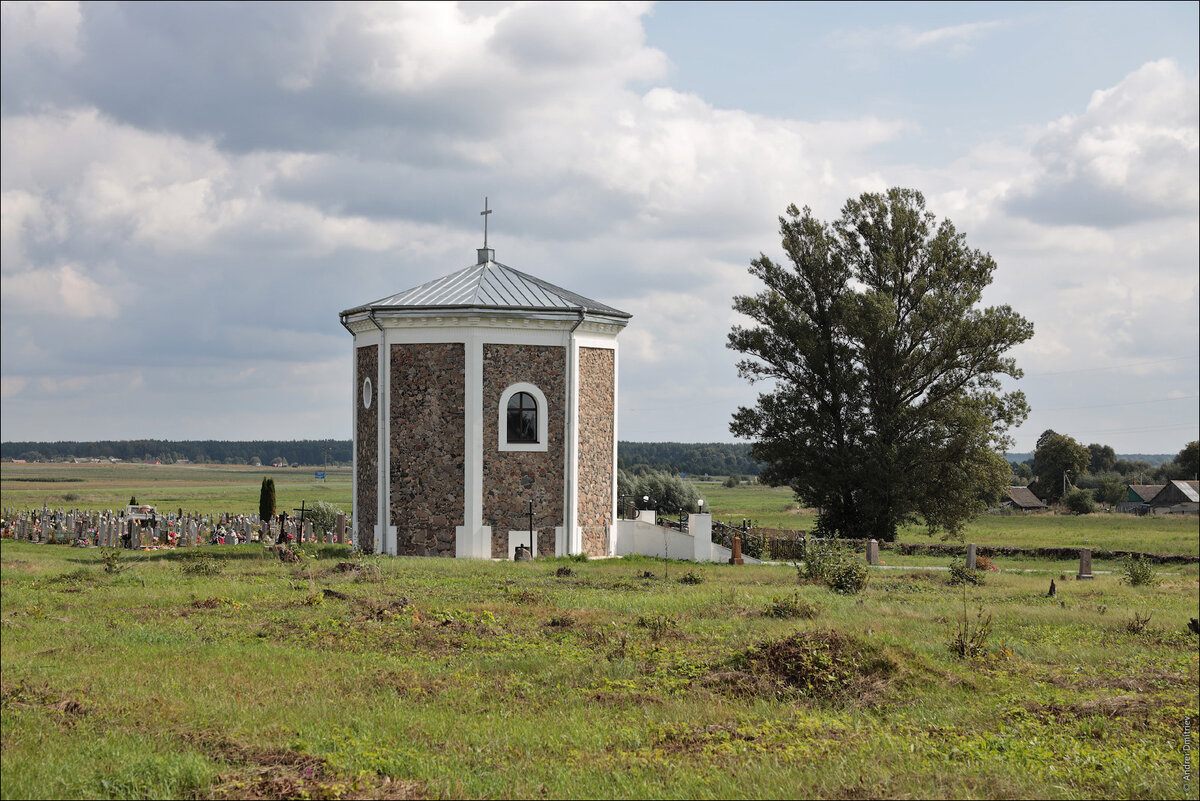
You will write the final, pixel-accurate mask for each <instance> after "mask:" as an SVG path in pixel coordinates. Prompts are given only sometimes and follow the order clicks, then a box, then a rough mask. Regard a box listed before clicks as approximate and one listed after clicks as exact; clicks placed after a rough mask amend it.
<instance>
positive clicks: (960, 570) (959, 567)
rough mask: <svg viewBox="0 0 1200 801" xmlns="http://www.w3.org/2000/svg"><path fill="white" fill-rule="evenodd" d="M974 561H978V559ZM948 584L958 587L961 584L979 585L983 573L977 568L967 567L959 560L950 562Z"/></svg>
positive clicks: (981, 582)
mask: <svg viewBox="0 0 1200 801" xmlns="http://www.w3.org/2000/svg"><path fill="white" fill-rule="evenodd" d="M976 563H978V559H977V560H976ZM950 584H951V585H952V586H954V587H959V586H962V585H963V584H972V585H975V586H979V585H980V584H983V574H982V573H981V572H980V571H979V570H977V569H974V568H970V567H967V566H966V565H964V564H961V563H959V562H951V563H950Z"/></svg>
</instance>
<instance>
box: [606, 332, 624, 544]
mask: <svg viewBox="0 0 1200 801" xmlns="http://www.w3.org/2000/svg"><path fill="white" fill-rule="evenodd" d="M612 351H613V387H612V404H613V406H612V416H613V417H612V426H613V444H612V506H611V507H610V509H609V512H608V519H609V529H608V530H609V536H612V530H613V529H612V526H613V525H615V524H616V522H617V443H618V437H617V422H618V420H617V409H618V408H619V407H618V405H617V376H618V375H619V373H618V368H619V367H620V366H621V362H620V357H621V351H620V349H619V348H618V347H617V343H616V340H613V349H612ZM608 550H609V553H612V543H611V542H610V543H609V546H608Z"/></svg>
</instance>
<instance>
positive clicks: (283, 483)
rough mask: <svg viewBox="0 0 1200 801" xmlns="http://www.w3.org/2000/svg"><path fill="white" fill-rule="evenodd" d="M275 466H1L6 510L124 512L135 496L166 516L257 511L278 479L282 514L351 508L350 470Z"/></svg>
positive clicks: (1, 498) (0, 489)
mask: <svg viewBox="0 0 1200 801" xmlns="http://www.w3.org/2000/svg"><path fill="white" fill-rule="evenodd" d="M320 470H321V468H319V467H318V468H312V467H305V468H291V467H283V468H272V467H249V466H243V465H147V464H134V463H118V464H61V463H45V464H11V463H4V464H0V506H3V507H5V508H13V509H33V508H38V509H40V508H41V507H42V505H43V504H44V505H46V506H48V507H50V508H51V509H56V508H57V509H84V510H96V511H98V510H103V509H112V510H117V509H122V508H124V507H125V504H126V503H127V502H128V501H129V498H130V496H136V497H137V499H138V501H139V502H141V503H146V504H151V505H153V506H157V507H158V509H159V510H160V511H163V512H167V511H176V510H178V509H183V510H184V511H186V512H200V513H201V514H213V513H220V512H231V513H245V514H249V513H251V512H253V513H257V512H258V492H259V489H260V488H261V486H262V480H263V479H264V478H271V479H274V481H275V493H276V495H275V497H276V505H277V507H278V508H279V509H280V510H283V509H287V510H291V509H292V508H293V507H296V508H299V506H300V502H301V501H307V502H308V503H309V504H310V505H311V504H312V503H313V502H314V501H328V502H330V503H333V504H336V505H337V506H340V507H341V508H343V509H346V510H349V509H350V508H351V495H350V493H351V489H350V487H351V478H352V477H351V474H350V468H348V467H330V468H329V469H328V470H326V471H324V472H325V480H324V481H321V480H320V479H317V478H314V473H316V472H318V471H320Z"/></svg>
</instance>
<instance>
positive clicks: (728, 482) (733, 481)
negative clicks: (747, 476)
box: [723, 473, 742, 489]
mask: <svg viewBox="0 0 1200 801" xmlns="http://www.w3.org/2000/svg"><path fill="white" fill-rule="evenodd" d="M741 483H742V477H741V476H739V475H738V474H737V473H734V474H732V475H731V476H729V477H728V478H726V479H725V482H724V484H723V486H726V487H729V488H730V489H733V488H734V487H736V486H738V485H739V484H741Z"/></svg>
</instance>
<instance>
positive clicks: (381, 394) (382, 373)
mask: <svg viewBox="0 0 1200 801" xmlns="http://www.w3.org/2000/svg"><path fill="white" fill-rule="evenodd" d="M379 333H380V342H379V371H378V374H377V375H376V379H375V383H376V384H378V385H379V386H378V387H376V389H375V398H376V400H377V401H378V402H379V410H378V413H379V425H378V430H379V461H378V470H379V475H378V477H377V481H378V488H379V489H378V497H379V518H378V522H379V523H380V524H382V529H381V531H380V533H381V534H382V539H377V540H376V541H375V547H376V548H377V549H378V553H381V554H382V553H386V554H390V555H391V556H395V555H396V540H395V539H391V540H390V541H389V539H388V534H389V533H394V532H395V528H391V527H390V526H389V524H390V523H391V519H390V518H391V508H392V481H391V478H392V475H391V474H392V469H391V468H392V449H391V448H389V447H388V443H389V442H391V441H392V439H391V433H392V391H391V390H392V380H391V379H392V352H391V349H390V348H389V347H388V335H387V331H380V332H379ZM389 528H391V532H389V530H388V529H389Z"/></svg>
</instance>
